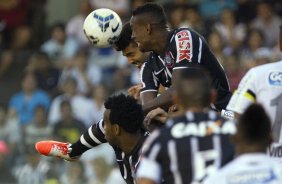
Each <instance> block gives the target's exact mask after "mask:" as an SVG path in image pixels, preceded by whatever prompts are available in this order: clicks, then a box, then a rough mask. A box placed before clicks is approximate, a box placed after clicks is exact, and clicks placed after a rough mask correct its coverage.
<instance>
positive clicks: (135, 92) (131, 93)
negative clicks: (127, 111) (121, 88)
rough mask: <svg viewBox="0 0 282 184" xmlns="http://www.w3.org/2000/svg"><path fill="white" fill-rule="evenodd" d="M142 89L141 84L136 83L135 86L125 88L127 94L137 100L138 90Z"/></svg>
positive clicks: (138, 96)
mask: <svg viewBox="0 0 282 184" xmlns="http://www.w3.org/2000/svg"><path fill="white" fill-rule="evenodd" d="M141 89H142V84H137V85H135V86H132V87H130V88H129V89H128V90H127V93H128V95H129V96H132V97H133V98H135V99H136V100H139V98H140V90H141Z"/></svg>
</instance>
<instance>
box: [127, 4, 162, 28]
mask: <svg viewBox="0 0 282 184" xmlns="http://www.w3.org/2000/svg"><path fill="white" fill-rule="evenodd" d="M144 14H146V15H148V18H149V19H148V20H150V21H152V22H151V23H153V24H159V25H161V26H166V25H167V17H166V14H165V12H164V8H163V7H162V6H161V5H159V4H157V3H146V4H144V5H143V6H139V7H137V8H136V9H135V10H133V12H132V15H133V16H137V15H144Z"/></svg>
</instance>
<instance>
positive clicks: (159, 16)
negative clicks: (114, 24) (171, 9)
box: [130, 3, 168, 52]
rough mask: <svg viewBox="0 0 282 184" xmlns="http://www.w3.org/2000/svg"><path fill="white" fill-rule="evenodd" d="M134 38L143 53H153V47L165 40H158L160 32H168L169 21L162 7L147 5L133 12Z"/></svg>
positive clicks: (131, 21) (153, 4)
mask: <svg viewBox="0 0 282 184" xmlns="http://www.w3.org/2000/svg"><path fill="white" fill-rule="evenodd" d="M130 25H131V28H132V38H133V39H134V41H135V42H136V43H137V44H138V47H139V49H140V50H141V51H142V52H147V51H152V50H153V45H154V44H156V43H159V42H161V41H166V38H164V40H156V36H157V35H159V32H160V31H163V30H167V27H168V26H167V19H166V15H165V13H164V10H163V8H162V6H160V5H158V4H155V3H147V4H145V5H143V6H140V7H137V8H136V9H135V10H134V11H133V12H132V17H131V20H130Z"/></svg>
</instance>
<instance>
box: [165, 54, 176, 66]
mask: <svg viewBox="0 0 282 184" xmlns="http://www.w3.org/2000/svg"><path fill="white" fill-rule="evenodd" d="M164 62H165V65H166V67H168V68H172V67H173V64H174V60H173V58H172V56H171V52H166V53H165V57H164Z"/></svg>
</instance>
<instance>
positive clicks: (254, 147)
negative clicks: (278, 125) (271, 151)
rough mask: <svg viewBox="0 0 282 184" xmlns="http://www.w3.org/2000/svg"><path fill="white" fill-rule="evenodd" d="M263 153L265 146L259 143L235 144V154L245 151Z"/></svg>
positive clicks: (244, 152)
mask: <svg viewBox="0 0 282 184" xmlns="http://www.w3.org/2000/svg"><path fill="white" fill-rule="evenodd" d="M258 152H259V153H265V152H266V147H265V146H259V145H250V144H248V145H237V146H236V155H238V156H239V155H242V154H246V153H258Z"/></svg>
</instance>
